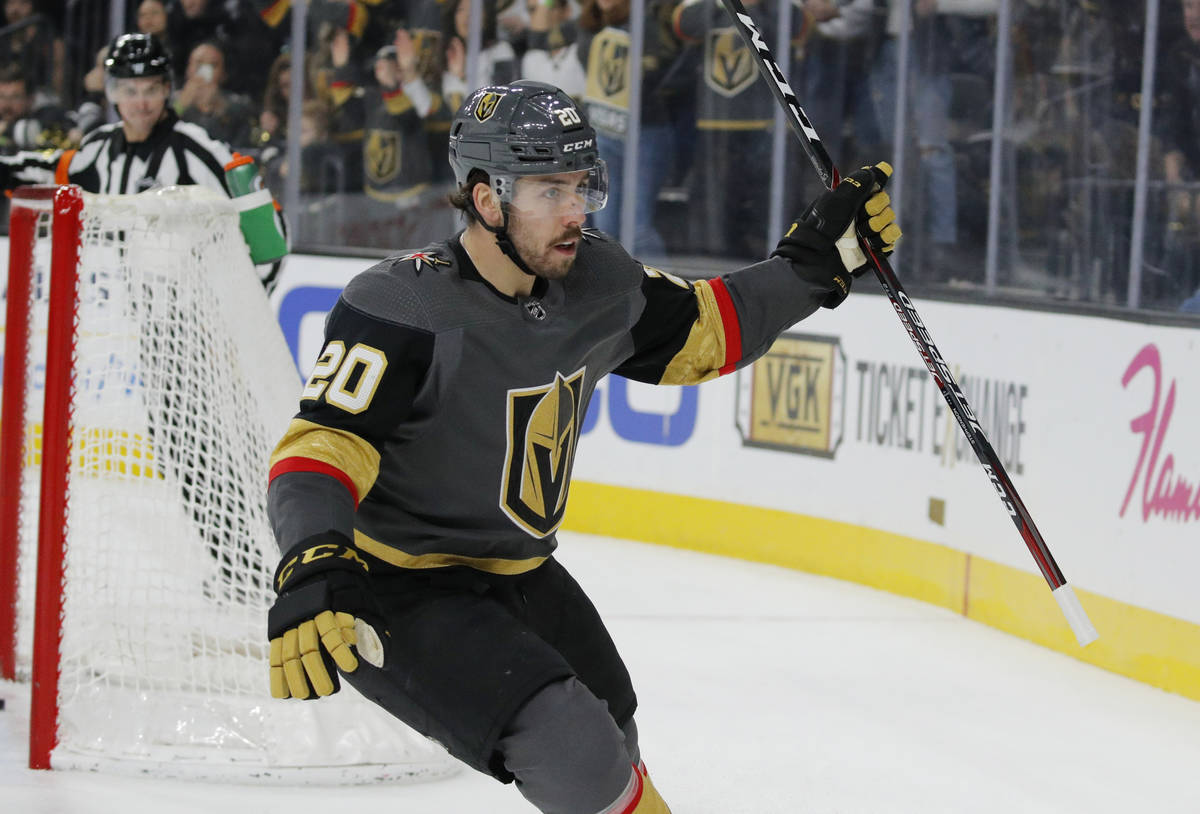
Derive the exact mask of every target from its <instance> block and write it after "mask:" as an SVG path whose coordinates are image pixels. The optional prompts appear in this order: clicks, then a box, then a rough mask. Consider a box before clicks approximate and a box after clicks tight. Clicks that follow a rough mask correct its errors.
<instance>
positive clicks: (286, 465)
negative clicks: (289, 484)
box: [267, 457, 358, 509]
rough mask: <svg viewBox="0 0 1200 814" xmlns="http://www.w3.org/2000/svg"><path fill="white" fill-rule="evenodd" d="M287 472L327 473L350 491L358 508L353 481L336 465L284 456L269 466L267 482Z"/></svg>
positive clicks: (356, 493) (313, 459)
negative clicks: (269, 472)
mask: <svg viewBox="0 0 1200 814" xmlns="http://www.w3.org/2000/svg"><path fill="white" fill-rule="evenodd" d="M287 472H316V473H317V474H319V475H328V476H329V477H331V478H336V479H337V481H338V482H339V483H341V484H342V486H345V487H346V489H348V490H349V492H350V497H352V498H354V508H356V509H357V508H358V490H357V489H355V488H354V481H352V480H351V479H350V476H349V475H347V474H346V473H345V472H343V471H342V470H340V469H338V468H337V467H336V466H332V465H330V464H327V463H325V462H324V461H318V460H316V459H315V458H300V457H296V458H284V459H283V460H282V461H279V462H278V463H276V464H275V465H274V466H273V467H271V474H270V475H269V476H268V477H267V484H268V485H269V484H270V483H271V481H273V480H275V479H276V478H277V477H279V476H280V475H283V474H285V473H287Z"/></svg>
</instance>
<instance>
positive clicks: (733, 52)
mask: <svg viewBox="0 0 1200 814" xmlns="http://www.w3.org/2000/svg"><path fill="white" fill-rule="evenodd" d="M757 78H758V69H757V68H756V67H755V65H754V58H753V57H752V56H751V55H750V49H749V48H747V47H746V43H745V41H744V40H743V39H742V37H741V36H740V35H739V34H738V32H737V29H734V28H714V29H712V30H710V31H709V32H708V36H707V38H706V39H705V41H704V83H705V84H706V85H708V86H709V87H710V88H712V89H713V90H714V91H716V92H717V93H719V94H721V95H722V96H737V95H738V94H739V93H741V92H742V91H744V90H745V89H746V88H748V87H750V86H751V85H753V84H754V80H755V79H757Z"/></svg>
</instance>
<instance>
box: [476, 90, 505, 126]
mask: <svg viewBox="0 0 1200 814" xmlns="http://www.w3.org/2000/svg"><path fill="white" fill-rule="evenodd" d="M503 98H504V94H503V93H491V92H488V93H485V94H483V96H482V97H481V98H480V99H479V101H478V102H476V103H475V118H476V119H477V120H479V121H481V122H486V121H487V120H488V119H490V118H492V114H493V113H495V112H496V104H497V103H498V102H499V101H500V100H501V99H503Z"/></svg>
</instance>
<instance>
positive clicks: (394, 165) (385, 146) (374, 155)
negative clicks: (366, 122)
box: [363, 130, 400, 186]
mask: <svg viewBox="0 0 1200 814" xmlns="http://www.w3.org/2000/svg"><path fill="white" fill-rule="evenodd" d="M363 152H364V153H365V158H366V164H367V178H368V179H369V180H370V181H371V183H372V184H373V185H374V186H383V185H384V184H387V183H389V182H391V181H393V180H395V178H396V176H397V175H399V174H400V134H399V133H397V132H395V131H391V130H368V131H367V140H366V144H365V146H364V148H363Z"/></svg>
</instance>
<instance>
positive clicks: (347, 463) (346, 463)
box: [270, 418, 379, 500]
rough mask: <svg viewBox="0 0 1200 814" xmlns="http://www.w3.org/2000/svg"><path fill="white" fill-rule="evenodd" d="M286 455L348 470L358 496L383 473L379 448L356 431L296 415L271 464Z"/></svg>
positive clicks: (359, 497) (348, 475)
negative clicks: (327, 425) (380, 468)
mask: <svg viewBox="0 0 1200 814" xmlns="http://www.w3.org/2000/svg"><path fill="white" fill-rule="evenodd" d="M285 458H311V459H313V460H315V461H321V462H322V463H327V464H329V465H330V466H332V467H334V468H336V469H338V470H339V471H341V472H344V473H345V474H346V477H348V478H350V480H351V481H352V482H353V483H354V488H355V489H356V490H357V492H358V500H362V499H363V498H364V497H366V495H367V492H369V491H371V487H372V486H374V485H375V479H376V478H377V477H379V452H378V451H377V450H376V449H375V447H373V446H371V445H370V444H369V443H367V442H366V441H364V440H363V439H362V438H360V437H358V436H357V435H355V434H354V433H352V432H347V431H346V430H335V429H333V428H332V427H326V426H323V425H321V424H316V423H314V422H312V421H305V420H304V419H302V418H293V419H292V423H291V424H288V428H287V432H285V433H284V434H283V438H281V439H279V443H278V444H277V445H276V446H275V451H274V452H273V453H272V454H271V463H270V466H271V467H274V466H275V464H277V463H278V462H279V461H282V460H284V459H285Z"/></svg>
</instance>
